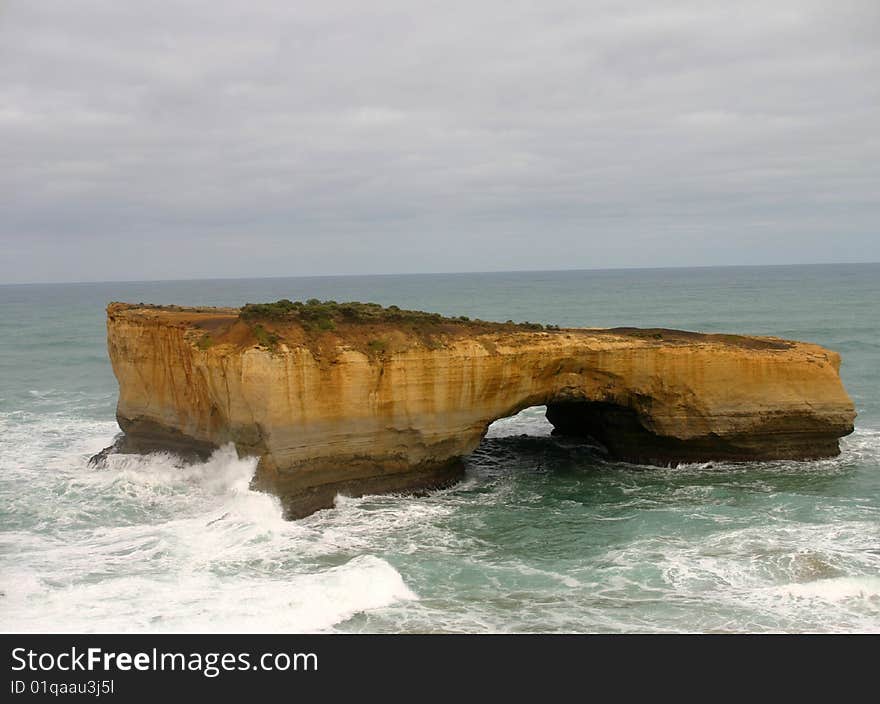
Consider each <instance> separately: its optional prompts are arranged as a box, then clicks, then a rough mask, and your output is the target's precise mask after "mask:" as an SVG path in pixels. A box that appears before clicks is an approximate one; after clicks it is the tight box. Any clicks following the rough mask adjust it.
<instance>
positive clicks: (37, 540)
mask: <svg viewBox="0 0 880 704" xmlns="http://www.w3.org/2000/svg"><path fill="white" fill-rule="evenodd" d="M9 415H10V414H5V415H4V416H0V431H7V432H6V434H5V436H4V441H3V445H2V446H0V462H2V466H3V469H4V474H3V480H4V485H3V492H4V499H5V498H7V497H9V498H10V499H11V500H10V501H8V502H6V507H7V518H6V519H5V521H4V529H5V530H4V531H3V533H2V535H0V555H2V560H3V569H2V575H0V614H2V617H0V620H2V624H3V625H2V628H3V629H4V630H8V631H17V630H21V631H47V630H48V631H87V632H91V631H107V632H127V631H151V630H156V631H183V632H187V631H231V632H244V631H277V632H304V631H320V630H326V629H328V628H332V627H333V626H334V625H335V624H337V623H339V622H341V621H344V620H346V619H348V618H350V617H352V616H353V615H355V614H357V613H360V612H362V611H365V610H370V609H377V608H382V607H385V606H388V605H390V604H394V603H396V602H400V601H411V600H414V599H416V596H415V594H414V593H413V592H412V590H411V589H409V587H407V585H406V584H405V583H404V580H403V578H402V576H401V575H400V573H399V572H397V570H395V568H394V567H393V566H392V565H391V564H390V563H388V562H387V561H385V560H382V559H380V558H378V557H375V556H374V555H372V554H370V553H369V545H368V544H365V545H363V546H362V548H363V549H362V550H359V551H356V550H352V549H346V550H344V551H340V550H339V549H337V547H336V546H334V545H332V544H331V543H328V542H327V541H326V540H325V539H324V537H323V536H322V535H321V534H320V533H319V532H318V531H315V530H314V529H310V528H309V527H307V526H303V525H301V524H300V523H297V522H289V521H285V520H284V519H283V516H282V511H281V506H280V504H279V502H278V500H277V498H275V497H274V496H270V495H268V494H263V493H260V492H255V491H252V490H251V489H250V488H249V484H250V481H251V478H252V476H253V473H254V471H255V468H256V460H255V459H253V458H239V457H238V456H237V454H236V452H235V450H234V449H233V448H232V447H231V446H228V447H224V448H222V449H220V450H218V451H217V452H215V453H214V454H213V455H212V456H211V457H210V458H209V459H208V460H207V461H206V462H202V463H196V464H191V465H186V464H182V463H180V462H179V461H178V460H177V459H176V458H174V457H173V456H170V455H164V454H161V453H159V454H151V455H113V456H111V457H110V459H109V463H108V467H107V468H106V469H95V468H91V467H88V466H87V465H86V460H87V458H88V456H89V455H90V454H92V453H93V452H95V451H97V450H98V449H100V448H101V447H102V446H104V445H106V444H109V442H110V441H111V440H112V437H113V435H114V433H115V431H116V430H117V429H116V428H115V424H114V423H106V422H92V421H87V420H84V419H76V418H74V417H70V416H65V415H62V414H53V415H52V416H50V417H42V418H40V417H38V416H30V415H26V416H25V417H22V416H23V414H21V413H19V414H17V415H18V416H19V417H16V418H9ZM22 421H24V422H22ZM22 487H27V491H21V489H22ZM16 492H17V493H16ZM17 522H18V523H26V522H30V523H31V526H30V527H29V528H28V529H22V530H16V529H14V526H15V525H16V523H17ZM349 542H351V541H349ZM316 557H320V558H322V560H323V564H315V562H314V559H315V558H316Z"/></svg>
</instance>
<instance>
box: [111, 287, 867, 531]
mask: <svg viewBox="0 0 880 704" xmlns="http://www.w3.org/2000/svg"><path fill="white" fill-rule="evenodd" d="M107 312H108V321H107V330H108V348H109V353H110V359H111V362H112V364H113V370H114V373H115V374H116V378H117V380H118V381H119V402H118V406H117V419H118V421H119V425H120V427H121V428H122V431H123V433H124V437H123V438H122V439H120V440H119V441H118V442H117V443H116V445H115V448H114V449H115V450H116V451H123V452H145V451H151V450H166V451H172V452H175V453H177V454H181V455H184V456H188V457H192V458H198V457H204V456H206V455H207V454H209V453H210V452H211V451H212V450H213V449H214V448H216V447H219V446H221V445H223V444H225V443H230V442H231V443H234V444H235V446H236V448H237V449H238V452H239V453H240V454H242V455H256V456H258V457H259V458H260V462H259V466H258V469H257V474H256V476H255V478H254V482H255V484H256V486H257V487H259V488H263V489H267V490H270V491H273V492H275V493H277V494H278V495H279V496H280V497H281V499H282V501H283V503H284V505H285V508H286V512H287V515H288V516H289V517H299V516H304V515H307V514H309V513H311V512H313V511H315V510H317V509H319V508H323V507H327V506H331V505H332V503H333V499H334V497H335V496H336V494H337V493H343V494H349V495H360V494H364V493H381V492H393V491H413V490H424V489H429V488H433V487H437V486H442V485H446V484H449V483H451V482H454V481H455V480H456V479H457V478H458V477H459V476H460V474H461V471H462V470H461V467H462V465H461V462H460V458H461V457H463V456H464V455H466V454H468V453H469V452H471V451H472V450H473V449H474V448H475V447H476V446H477V444H478V443H479V442H480V439H481V438H482V437H483V435H484V434H485V432H486V430H487V429H488V427H489V425H490V424H491V423H492V422H493V421H495V420H497V419H499V418H504V417H506V416H510V415H513V414H515V413H517V412H519V411H520V410H522V409H524V408H527V407H530V406H536V405H546V406H547V417H548V419H549V420H550V422H551V423H552V424H553V425H554V427H555V432H557V433H562V434H566V435H572V436H582V437H588V438H593V439H595V440H597V441H599V442H600V443H602V445H604V446H605V447H606V448H607V450H608V453H609V454H610V455H611V456H612V457H616V458H619V459H623V460H627V461H634V462H640V463H647V464H661V465H669V464H675V463H678V462H693V461H709V460H720V459H727V460H765V459H813V458H821V457H830V456H834V455H836V454H838V452H839V447H838V438H840V437H841V436H843V435H846V434H848V433H850V432H852V429H853V420H854V418H855V411H854V408H853V404H852V401H851V400H850V398H849V397H848V396H847V394H846V391H845V390H844V388H843V385H842V383H841V381H840V377H839V374H838V371H839V366H840V357H839V355H838V354H837V353H835V352H832V351H830V350H827V349H824V348H822V347H820V346H818V345H814V344H809V343H804V342H793V341H788V340H781V339H778V338H770V337H745V336H738V335H708V334H700V333H692V332H684V331H675V330H640V329H635V328H617V329H596V330H588V329H562V330H560V329H558V328H552V329H548V328H544V327H543V326H541V325H537V324H533V323H527V324H519V325H517V324H513V323H506V324H501V323H487V322H483V321H471V320H467V319H464V318H457V319H450V318H442V317H441V316H438V315H435V314H428V313H421V312H418V311H401V310H399V309H397V308H394V307H392V308H382V307H381V306H377V305H375V304H354V303H351V304H336V303H333V302H329V303H321V302H318V301H310V302H309V303H308V304H300V303H293V302H290V301H281V302H279V303H278V304H266V305H261V306H246V307H245V308H243V309H241V310H239V309H233V308H180V307H177V306H169V307H158V306H145V305H129V304H125V303H112V304H110V306H109V307H108V309H107Z"/></svg>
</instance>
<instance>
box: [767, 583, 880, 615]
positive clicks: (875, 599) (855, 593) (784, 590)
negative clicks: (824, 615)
mask: <svg viewBox="0 0 880 704" xmlns="http://www.w3.org/2000/svg"><path fill="white" fill-rule="evenodd" d="M777 592H778V593H779V594H780V595H782V596H788V597H793V598H797V599H820V600H823V601H847V600H850V599H859V600H866V601H868V602H872V603H873V604H875V605H876V607H877V608H880V577H833V578H830V579H817V580H815V581H813V582H803V583H800V584H786V585H785V586H782V587H779V588H778V589H777Z"/></svg>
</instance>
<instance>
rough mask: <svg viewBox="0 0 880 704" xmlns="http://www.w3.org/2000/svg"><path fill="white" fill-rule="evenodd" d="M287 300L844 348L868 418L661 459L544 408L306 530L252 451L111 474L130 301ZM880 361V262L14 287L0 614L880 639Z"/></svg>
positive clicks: (5, 395) (8, 318) (138, 627)
mask: <svg viewBox="0 0 880 704" xmlns="http://www.w3.org/2000/svg"><path fill="white" fill-rule="evenodd" d="M279 298H290V299H294V300H296V299H300V300H303V299H308V298H320V299H334V300H337V301H345V300H360V301H375V302H377V303H382V304H385V305H390V304H396V305H399V306H401V307H403V308H416V309H424V310H430V311H436V312H439V313H443V314H447V315H468V316H470V317H472V318H484V319H487V320H500V321H504V320H507V319H514V320H517V321H523V320H530V321H533V322H543V323H555V324H558V325H562V326H586V327H605V326H608V327H611V326H629V325H634V326H645V327H673V328H683V329H689V330H700V331H705V332H718V331H723V332H735V333H745V334H769V335H777V336H782V337H788V338H794V339H799V340H808V341H811V342H817V343H819V344H822V345H825V346H827V347H830V348H831V349H834V350H837V351H838V352H840V353H841V355H842V357H843V366H842V369H841V374H842V376H843V380H844V383H845V385H846V388H847V390H848V391H849V393H850V395H851V397H852V398H853V401H854V402H855V404H856V409H857V411H858V413H859V415H858V418H857V419H856V430H855V432H854V433H853V434H852V435H851V436H849V437H847V438H845V439H844V440H843V441H842V449H843V452H842V454H841V455H840V457H838V458H835V459H830V460H823V461H817V462H761V463H752V464H728V463H706V464H700V465H685V466H681V467H678V468H675V469H670V468H650V467H642V466H634V465H627V464H622V463H615V462H608V461H605V460H603V459H602V458H601V457H600V456H598V455H596V454H595V453H594V452H592V451H591V450H590V449H589V448H588V447H585V446H584V445H581V444H579V443H576V442H572V441H571V440H570V439H569V440H562V439H557V438H553V437H551V436H550V432H549V431H550V426H549V425H548V423H547V422H546V420H545V419H544V415H543V409H542V408H540V407H535V408H529V409H527V410H525V411H523V412H522V413H520V414H519V415H517V416H515V417H512V418H507V419H503V420H500V421H498V422H496V423H495V424H494V425H492V427H491V428H490V431H489V434H488V436H487V437H486V438H485V439H484V441H483V442H482V444H481V445H480V447H479V448H478V449H477V450H476V451H475V452H474V453H473V454H472V455H471V456H469V457H468V458H467V459H466V466H467V471H466V475H465V477H464V479H463V481H461V482H460V483H459V484H457V485H455V486H453V487H451V488H448V489H445V490H442V491H437V492H434V493H431V494H430V495H428V496H425V497H408V496H367V497H363V498H359V499H353V498H347V497H339V498H338V499H337V506H336V508H335V509H332V510H326V511H320V512H318V513H316V514H314V515H312V516H310V517H308V518H306V519H303V520H300V521H293V522H287V521H284V520H283V519H282V517H281V509H280V506H279V504H278V501H277V500H276V499H275V498H274V497H272V496H269V495H265V494H261V493H257V492H254V491H251V490H250V489H249V488H248V485H249V481H250V478H251V476H252V474H253V472H254V469H255V461H254V460H253V459H249V458H243V459H239V458H238V457H237V456H236V453H235V452H234V450H232V449H230V448H224V449H221V450H219V451H218V452H216V453H215V454H214V456H213V457H211V458H210V459H209V460H208V461H207V462H205V463H202V464H195V465H189V466H184V465H181V464H180V463H179V462H177V460H175V458H173V457H170V456H166V455H149V456H115V457H113V458H112V461H111V463H110V466H109V467H108V468H106V469H96V468H93V467H90V466H88V464H87V460H88V458H89V456H90V455H92V454H94V453H95V452H97V451H98V450H100V449H101V448H103V447H105V446H107V445H109V444H110V442H111V441H112V439H113V437H114V435H115V434H116V433H117V432H118V428H117V426H116V422H115V419H114V408H115V402H116V390H117V388H116V381H115V379H114V377H113V373H112V370H111V368H110V363H109V360H108V358H107V351H106V340H105V327H104V321H105V314H104V308H105V306H106V304H107V303H108V302H109V301H112V300H121V301H129V302H140V301H143V302H150V303H177V304H181V305H236V306H237V305H241V304H243V303H245V302H261V301H270V300H277V299H279ZM878 373H880V265H878V264H865V265H822V266H786V267H723V268H697V269H648V270H646V269H641V270H615V271H565V272H519V273H492V274H437V275H401V276H345V277H320V278H319V277H314V278H286V279H252V280H244V279H242V280H201V281H163V282H127V283H84V284H55V285H37V284H34V285H15V286H0V624H2V626H0V628H2V630H4V631H7V632H12V631H37V632H68V631H69V632H83V631H85V632H102V633H107V632H114V633H115V632H154V631H158V632H203V631H215V632H391V633H397V632H407V633H411V632H418V633H423V632H429V633H433V632H480V633H482V632H681V631H687V632H690V631H699V632H713V633H715V632H725V633H729V632H826V631H832V632H847V631H858V632H863V631H870V632H877V631H880V383H878Z"/></svg>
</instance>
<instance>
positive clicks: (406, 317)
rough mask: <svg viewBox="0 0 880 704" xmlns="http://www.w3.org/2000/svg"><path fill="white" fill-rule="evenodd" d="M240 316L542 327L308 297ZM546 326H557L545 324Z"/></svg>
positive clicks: (315, 325)
mask: <svg viewBox="0 0 880 704" xmlns="http://www.w3.org/2000/svg"><path fill="white" fill-rule="evenodd" d="M239 316H240V317H241V319H242V320H245V321H248V322H256V321H260V320H263V321H266V320H275V321H290V322H296V323H299V324H300V325H302V326H303V328H305V329H306V330H315V329H317V330H324V331H327V330H334V329H335V328H336V326H337V324H339V323H398V324H399V323H405V324H410V325H415V326H417V327H422V326H425V325H429V326H434V325H439V324H451V325H465V326H478V327H479V326H482V327H493V328H510V327H515V328H518V329H524V330H544V326H543V325H542V324H541V323H530V322H525V323H514V322H512V321H507V322H506V323H493V322H486V321H484V320H471V319H470V318H468V317H467V316H464V315H462V316H458V317H456V318H447V317H444V316H442V315H440V314H439V313H428V312H426V311H421V310H404V309H402V308H398V307H397V306H388V307H387V308H385V307H383V306H381V305H379V304H378V303H361V302H359V301H348V302H346V303H337V302H336V301H319V300H318V299H317V298H310V299H309V300H307V301H306V302H305V303H302V302H300V301H291V300H289V299H286V298H283V299H281V300H280V301H276V302H275V303H248V304H246V305H245V306H243V307H242V309H241V312H240V313H239ZM547 329H558V328H557V327H555V326H548V328H547Z"/></svg>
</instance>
